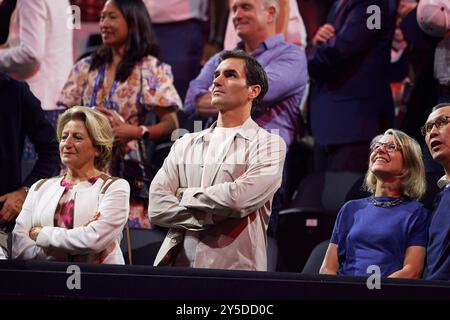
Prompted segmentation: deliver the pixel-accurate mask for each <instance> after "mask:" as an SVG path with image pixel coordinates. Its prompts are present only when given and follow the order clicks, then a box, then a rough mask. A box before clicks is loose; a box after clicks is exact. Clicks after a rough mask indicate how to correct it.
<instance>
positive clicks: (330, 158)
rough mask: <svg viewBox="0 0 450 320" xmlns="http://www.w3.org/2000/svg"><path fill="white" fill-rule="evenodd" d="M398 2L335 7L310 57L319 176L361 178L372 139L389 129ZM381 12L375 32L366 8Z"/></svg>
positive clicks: (389, 0)
mask: <svg viewBox="0 0 450 320" xmlns="http://www.w3.org/2000/svg"><path fill="white" fill-rule="evenodd" d="M396 3H397V1H396V0H373V1H360V0H348V1H339V0H336V1H335V5H334V6H333V7H332V9H331V11H330V13H329V16H328V19H327V23H326V24H324V25H322V26H321V27H320V28H319V29H318V31H317V32H316V34H315V35H314V37H313V40H312V48H310V51H309V52H308V72H309V75H310V77H311V91H310V92H311V94H310V121H311V130H312V135H313V137H314V152H315V166H316V170H318V171H327V170H329V171H356V172H365V171H366V169H367V156H368V154H369V144H370V139H371V138H372V137H374V136H375V135H377V134H379V133H381V132H382V131H383V130H385V129H387V128H389V127H391V126H392V121H393V116H394V106H393V101H392V96H391V91H390V86H389V80H390V79H389V76H388V75H389V73H388V72H386V70H388V69H389V64H390V58H391V44H392V38H393V35H394V30H395V22H396V12H397V8H396ZM370 5H377V6H378V8H379V9H380V13H381V14H380V17H379V19H378V20H379V23H380V25H381V26H382V27H381V28H377V27H376V26H373V27H372V28H369V27H368V23H369V22H370V21H371V20H370V19H369V17H370V15H368V14H367V8H368V6H370Z"/></svg>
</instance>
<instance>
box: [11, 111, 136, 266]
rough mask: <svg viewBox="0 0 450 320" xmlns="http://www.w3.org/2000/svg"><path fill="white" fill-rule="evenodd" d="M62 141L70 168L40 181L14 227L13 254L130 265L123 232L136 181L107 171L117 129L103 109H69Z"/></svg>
mask: <svg viewBox="0 0 450 320" xmlns="http://www.w3.org/2000/svg"><path fill="white" fill-rule="evenodd" d="M57 135H58V140H59V143H60V147H59V150H60V155H61V160H62V162H63V163H64V164H65V165H66V166H67V173H66V174H65V175H64V176H61V177H55V178H50V179H44V180H40V181H38V182H36V183H35V184H34V185H33V186H32V187H31V188H30V191H29V193H28V196H27V198H26V200H25V202H24V204H23V207H22V211H21V212H20V214H19V216H18V217H17V220H16V226H15V228H14V230H13V250H12V253H13V258H20V259H46V260H57V261H71V262H72V261H75V262H89V263H112V264H124V259H123V256H122V251H121V250H120V246H119V237H120V236H121V232H122V229H123V227H124V225H125V223H126V221H127V218H128V211H129V196H130V186H129V185H128V182H127V181H125V180H123V179H117V178H112V177H110V176H108V175H106V174H105V173H104V172H102V170H105V169H106V168H107V166H108V164H109V161H110V159H111V149H112V143H113V134H112V129H111V126H110V125H109V121H108V119H107V118H106V116H104V115H103V114H101V113H99V112H97V111H94V110H93V109H89V108H86V107H75V108H72V109H69V110H67V111H65V112H64V113H63V114H62V115H61V116H60V118H59V120H58V128H57Z"/></svg>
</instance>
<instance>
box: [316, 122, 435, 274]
mask: <svg viewBox="0 0 450 320" xmlns="http://www.w3.org/2000/svg"><path fill="white" fill-rule="evenodd" d="M365 184H366V188H367V190H368V191H369V192H371V193H372V196H371V197H369V198H364V199H358V200H352V201H349V202H347V203H346V204H344V206H343V207H342V209H341V210H340V212H339V214H338V217H337V220H336V223H335V226H334V230H333V234H332V236H331V241H330V244H329V246H328V250H327V252H326V255H325V259H324V261H323V264H322V267H321V269H320V273H322V274H334V275H335V274H338V275H352V276H368V275H370V274H371V271H368V267H369V266H372V265H375V266H378V267H379V268H380V274H381V276H382V277H391V278H420V276H421V274H422V270H423V264H424V257H425V247H426V245H427V229H428V219H429V212H428V210H427V209H425V208H424V207H423V206H422V204H421V203H419V202H417V199H419V198H420V197H421V196H422V195H423V194H424V192H425V170H424V166H423V162H422V153H421V150H420V147H419V144H418V143H417V142H416V141H415V140H414V139H412V138H411V137H409V136H408V135H407V134H405V133H403V132H401V131H398V130H393V129H389V130H387V131H386V132H385V133H384V135H382V136H378V137H376V138H375V139H374V140H373V143H372V145H371V154H370V157H369V169H368V171H367V174H366V179H365Z"/></svg>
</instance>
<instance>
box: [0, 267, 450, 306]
mask: <svg viewBox="0 0 450 320" xmlns="http://www.w3.org/2000/svg"><path fill="white" fill-rule="evenodd" d="M0 279H1V281H0V299H5V298H6V299H30V298H31V299H83V300H84V299H118V300H179V301H183V300H189V301H191V300H203V301H206V300H209V301H211V300H232V301H237V300H252V301H256V300H258V301H259V300H271V301H272V300H273V301H277V300H303V299H313V300H323V299H327V300H329V299H340V300H342V299H371V300H374V299H376V300H386V299H447V300H448V299H450V282H447V281H426V280H405V279H381V282H380V289H369V287H370V286H368V285H367V283H366V282H367V279H366V278H360V277H336V276H324V275H321V276H315V275H305V274H299V273H281V272H280V273H277V272H253V271H231V270H211V269H188V268H175V267H173V268H164V267H151V266H118V265H90V264H77V265H74V264H72V265H71V264H68V263H57V262H53V263H52V262H37V261H0ZM254 305H255V306H254V307H252V304H248V303H246V304H244V305H241V304H237V305H234V306H233V307H229V306H228V305H224V306H223V308H224V312H229V313H231V312H233V314H235V313H237V312H239V313H240V314H251V312H256V309H258V310H257V312H259V313H265V314H270V313H271V312H273V309H271V308H270V307H269V304H254ZM180 307H181V305H180ZM191 307H194V306H191ZM228 307H229V308H231V309H229V308H228ZM217 308H218V310H217V311H216V312H219V311H222V310H221V309H220V306H218V307H217Z"/></svg>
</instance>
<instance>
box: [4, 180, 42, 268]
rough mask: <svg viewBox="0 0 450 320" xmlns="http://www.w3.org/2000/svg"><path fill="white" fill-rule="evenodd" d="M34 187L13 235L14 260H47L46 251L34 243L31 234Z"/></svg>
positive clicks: (23, 207) (17, 220) (26, 200)
mask: <svg viewBox="0 0 450 320" xmlns="http://www.w3.org/2000/svg"><path fill="white" fill-rule="evenodd" d="M34 187H35V186H33V187H32V188H30V191H29V193H28V196H27V197H26V199H25V202H24V203H23V206H22V211H21V212H20V214H19V216H18V217H17V219H16V224H15V226H14V230H13V233H12V236H13V238H12V239H13V246H12V258H13V259H25V260H30V259H36V258H41V259H45V257H46V254H45V252H44V249H43V248H41V247H39V246H38V245H37V244H36V242H35V241H33V240H32V239H31V238H30V236H29V232H30V229H31V228H32V227H33V219H32V218H33V212H34V209H35V208H34V203H35V195H36V191H34Z"/></svg>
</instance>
